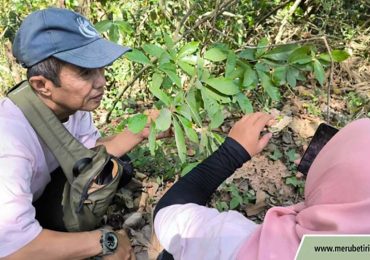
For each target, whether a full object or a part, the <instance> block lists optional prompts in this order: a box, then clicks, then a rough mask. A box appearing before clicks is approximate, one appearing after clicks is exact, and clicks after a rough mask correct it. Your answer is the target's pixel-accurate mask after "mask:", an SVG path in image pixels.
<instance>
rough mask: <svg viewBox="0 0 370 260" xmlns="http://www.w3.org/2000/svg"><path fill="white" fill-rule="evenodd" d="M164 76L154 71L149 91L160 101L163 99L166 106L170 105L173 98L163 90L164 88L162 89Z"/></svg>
mask: <svg viewBox="0 0 370 260" xmlns="http://www.w3.org/2000/svg"><path fill="white" fill-rule="evenodd" d="M162 82H163V77H162V76H161V74H158V73H154V74H153V77H152V81H151V82H150V84H149V91H150V92H151V93H152V94H153V95H154V96H155V97H156V98H158V99H159V100H160V101H162V102H163V103H164V104H165V105H166V106H170V104H171V103H172V102H171V98H170V97H169V96H167V94H166V93H164V92H163V90H161V89H160V86H161V85H162Z"/></svg>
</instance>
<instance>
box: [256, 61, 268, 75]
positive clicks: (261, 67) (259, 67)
mask: <svg viewBox="0 0 370 260" xmlns="http://www.w3.org/2000/svg"><path fill="white" fill-rule="evenodd" d="M254 68H255V69H256V70H257V71H264V72H267V73H269V72H270V67H269V66H268V65H267V64H266V63H265V62H261V61H259V62H257V63H256V65H254Z"/></svg>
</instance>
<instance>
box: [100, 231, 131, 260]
mask: <svg viewBox="0 0 370 260" xmlns="http://www.w3.org/2000/svg"><path fill="white" fill-rule="evenodd" d="M115 233H116V235H117V237H118V247H117V249H116V251H115V252H114V254H113V255H107V256H104V257H103V259H104V260H116V259H117V260H118V259H119V260H135V259H136V257H135V253H134V250H133V249H132V247H131V243H130V239H129V238H128V236H127V234H126V232H125V231H124V230H119V231H116V232H115Z"/></svg>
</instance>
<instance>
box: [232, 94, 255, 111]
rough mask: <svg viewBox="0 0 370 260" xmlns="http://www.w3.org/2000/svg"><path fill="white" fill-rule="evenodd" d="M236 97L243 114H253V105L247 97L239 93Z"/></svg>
mask: <svg viewBox="0 0 370 260" xmlns="http://www.w3.org/2000/svg"><path fill="white" fill-rule="evenodd" d="M235 97H236V101H237V102H238V104H239V107H240V108H241V110H242V111H243V113H245V114H248V113H252V112H253V106H252V103H251V101H250V100H249V99H248V98H247V96H246V95H244V94H243V93H238V94H237V95H236V96H235Z"/></svg>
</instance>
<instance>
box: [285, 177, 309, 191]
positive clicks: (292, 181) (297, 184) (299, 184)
mask: <svg viewBox="0 0 370 260" xmlns="http://www.w3.org/2000/svg"><path fill="white" fill-rule="evenodd" d="M285 183H286V184H287V185H291V186H293V187H294V188H295V189H297V190H298V192H299V194H301V195H303V193H304V186H305V181H304V180H303V179H298V178H297V177H296V176H290V177H288V178H286V179H285Z"/></svg>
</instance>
